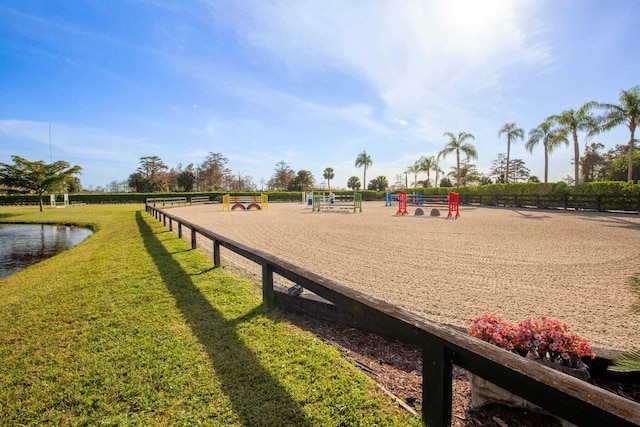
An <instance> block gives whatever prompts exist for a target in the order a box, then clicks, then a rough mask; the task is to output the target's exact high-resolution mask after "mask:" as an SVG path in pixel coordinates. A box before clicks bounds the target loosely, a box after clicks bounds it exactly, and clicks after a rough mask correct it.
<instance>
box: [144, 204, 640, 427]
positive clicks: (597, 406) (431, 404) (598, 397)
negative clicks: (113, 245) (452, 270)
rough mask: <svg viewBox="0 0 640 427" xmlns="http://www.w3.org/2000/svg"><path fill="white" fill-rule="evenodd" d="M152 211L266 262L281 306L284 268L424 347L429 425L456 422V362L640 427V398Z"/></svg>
mask: <svg viewBox="0 0 640 427" xmlns="http://www.w3.org/2000/svg"><path fill="white" fill-rule="evenodd" d="M146 211H147V212H148V213H149V214H150V215H152V216H153V217H155V218H156V219H157V220H158V221H161V222H162V223H163V224H164V225H165V226H167V223H168V227H169V230H173V224H174V223H176V224H177V227H178V236H179V237H182V234H183V229H184V228H185V227H186V228H188V229H190V230H191V247H192V248H193V249H195V248H196V247H197V236H198V235H200V236H201V237H203V238H205V239H207V240H210V241H212V242H213V263H214V266H215V267H220V265H221V264H220V247H224V248H226V249H228V250H230V251H232V252H234V253H236V254H238V255H241V256H242V257H244V258H246V259H249V260H251V261H253V262H255V263H257V264H258V265H261V266H262V298H263V304H264V305H265V306H267V307H274V308H276V307H277V308H280V305H279V301H281V299H280V298H279V297H278V296H277V295H276V294H277V293H278V292H276V291H275V290H274V286H273V284H274V280H273V277H274V274H278V275H280V276H282V277H284V278H286V279H288V280H291V281H292V282H294V283H296V284H297V285H299V286H301V287H303V288H304V289H307V290H309V291H311V292H313V293H315V294H316V295H319V296H320V297H322V298H324V299H326V300H328V301H330V302H331V303H333V304H335V306H337V307H338V308H340V309H343V310H345V311H347V312H349V313H352V314H354V315H356V316H358V317H360V318H361V319H363V320H365V321H367V322H368V323H371V324H375V325H380V326H381V327H383V328H384V329H385V330H386V331H388V335H390V337H391V338H394V339H397V340H399V341H403V342H406V343H409V344H412V345H416V346H419V347H420V348H422V381H423V382H422V421H423V424H424V425H426V426H435V427H440V426H442V427H444V426H449V425H451V418H452V414H451V410H452V380H453V378H452V368H453V365H454V364H455V365H457V366H460V367H462V368H464V369H466V370H467V371H469V372H472V373H474V374H476V375H478V376H480V377H482V378H484V379H486V380H487V381H490V382H492V383H494V384H496V385H498V386H500V387H502V388H504V389H506V390H508V391H510V392H512V393H514V394H516V395H519V396H521V397H523V398H524V399H526V400H528V401H530V402H532V403H534V404H536V405H538V406H540V407H542V408H543V409H545V410H547V411H548V412H550V413H552V414H554V415H556V416H558V417H561V418H563V419H565V420H567V421H570V422H572V423H575V424H577V425H580V426H618V427H623V426H640V404H638V403H636V402H634V401H631V400H628V399H625V398H623V397H621V396H618V395H616V394H613V393H611V392H609V391H606V390H604V389H602V388H599V387H596V386H594V385H591V384H589V383H587V382H584V381H582V380H579V379H577V378H574V377H572V376H569V375H567V374H564V373H561V372H558V371H556V370H553V369H551V368H549V367H546V366H543V365H541V364H538V363H535V362H533V361H531V360H527V359H526V358H524V357H521V356H519V355H517V354H514V353H510V352H507V351H505V350H503V349H500V348H498V347H496V346H493V345H491V344H488V343H486V342H484V341H482V340H479V339H477V338H473V337H471V336H470V335H468V334H466V333H463V332H460V331H459V330H457V329H455V328H453V327H450V326H446V325H441V324H438V323H435V322H431V321H429V320H426V319H424V318H421V317H419V316H417V315H415V314H413V313H410V312H408V311H406V310H404V309H402V308H399V307H396V306H394V305H391V304H389V303H387V302H385V301H382V300H379V299H377V298H374V297H371V296H369V295H366V294H364V293H362V292H359V291H356V290H354V289H350V288H348V287H346V286H343V285H340V284H339V283H337V282H334V281H332V280H329V279H327V278H324V277H322V276H320V275H318V274H315V273H313V272H311V271H308V270H305V269H303V268H300V267H298V266H296V265H294V264H292V263H290V262H288V261H285V260H282V259H280V258H277V257H275V256H273V255H270V254H268V253H266V252H264V251H260V250H257V249H253V248H251V247H249V246H247V245H244V244H242V243H239V242H235V241H233V240H231V239H228V238H226V237H224V236H221V235H219V234H217V233H214V232H212V231H210V230H208V229H205V228H203V227H201V226H198V225H197V224H193V223H191V222H188V221H185V220H183V219H181V218H179V217H177V216H174V215H171V214H168V213H167V212H165V211H163V210H161V209H158V208H156V207H155V206H153V205H152V204H147V205H146Z"/></svg>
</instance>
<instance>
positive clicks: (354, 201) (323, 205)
mask: <svg viewBox="0 0 640 427" xmlns="http://www.w3.org/2000/svg"><path fill="white" fill-rule="evenodd" d="M329 194H330V196H329V198H324V197H323V198H322V199H321V198H320V195H319V194H316V195H314V196H313V212H322V211H351V210H352V211H353V213H356V212H360V213H361V212H362V194H360V193H353V196H351V195H344V196H343V195H339V196H336V195H335V194H333V193H329Z"/></svg>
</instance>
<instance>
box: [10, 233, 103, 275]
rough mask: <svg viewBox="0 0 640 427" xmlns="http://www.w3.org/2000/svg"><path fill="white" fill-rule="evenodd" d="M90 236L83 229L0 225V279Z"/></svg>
mask: <svg viewBox="0 0 640 427" xmlns="http://www.w3.org/2000/svg"><path fill="white" fill-rule="evenodd" d="M91 234H93V231H92V230H90V229H89V228H84V227H72V226H68V225H45V224H0V279H2V278H4V277H7V276H10V275H12V274H14V273H17V272H18V271H20V270H23V269H25V268H27V267H28V266H30V265H32V264H35V263H37V262H40V261H42V260H44V259H46V258H50V257H52V256H54V255H57V254H59V253H60V252H62V251H65V250H67V249H69V248H72V247H74V246H75V245H77V244H78V243H80V242H82V241H83V240H84V239H86V238H87V237H89V236H90V235H91Z"/></svg>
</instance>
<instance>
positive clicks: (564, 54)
mask: <svg viewBox="0 0 640 427" xmlns="http://www.w3.org/2000/svg"><path fill="white" fill-rule="evenodd" d="M638 16H640V2H638V1H637V0H617V1H608V0H607V1H604V0H603V1H590V0H575V1H564V0H549V1H547V0H536V1H526V0H517V1H512V0H504V1H492V0H487V1H482V2H478V1H474V0H471V1H458V0H446V1H445V0H442V1H427V0H424V1H402V0H389V1H375V0H372V1H355V0H354V1H345V0H337V1H333V0H322V1H320V0H318V1H304V0H300V1H280V0H270V1H267V0H261V1H252V0H243V1H214V0H212V1H206V0H202V1H197V0H192V1H187V0H185V1H175V2H174V1H155V0H110V1H106V2H105V1H100V0H85V1H80V0H78V1H66V0H65V1H56V0H42V1H38V0H31V1H24V0H17V1H13V0H4V1H3V2H2V3H1V4H0V57H1V61H0V100H1V101H0V162H4V163H10V162H11V156H12V155H19V156H21V157H25V158H27V159H29V160H44V161H47V162H48V161H50V160H51V159H53V160H54V161H56V160H65V161H69V162H70V163H72V164H77V165H80V166H82V167H83V168H84V171H83V173H82V175H81V176H80V179H81V181H82V184H83V186H84V187H85V188H96V187H98V186H102V187H106V186H107V185H108V184H109V183H110V182H112V181H114V180H116V181H122V180H126V179H127V178H128V176H129V175H130V174H131V173H133V172H134V171H135V170H136V168H137V167H138V166H139V159H140V157H143V156H151V155H157V156H159V157H160V158H161V159H162V160H163V161H164V162H165V163H166V164H167V165H169V166H170V167H175V166H177V165H178V164H182V165H187V164H189V163H194V164H196V165H197V164H200V163H201V162H202V161H203V160H204V158H205V157H206V155H207V154H208V153H209V152H214V153H221V154H223V155H224V156H225V157H227V158H228V160H229V162H228V164H227V166H228V167H229V168H230V169H231V170H232V171H233V172H234V173H240V174H242V175H250V176H251V177H252V178H253V182H254V183H256V185H257V186H258V187H260V182H261V180H265V181H266V180H268V179H269V178H270V177H271V176H272V175H273V173H274V168H275V165H276V163H277V162H279V161H285V162H286V163H287V164H288V165H289V166H290V167H291V168H292V169H294V170H296V171H297V170H300V169H307V170H310V171H311V172H312V173H313V174H314V176H315V178H316V182H317V183H318V184H320V183H321V182H322V181H323V178H322V171H323V170H324V168H326V167H332V168H334V170H335V178H334V181H333V183H332V187H346V182H347V179H348V178H349V177H350V176H352V175H356V176H359V177H360V178H361V179H362V169H357V168H356V167H355V166H354V162H355V159H356V157H357V155H358V154H359V153H361V152H362V151H363V150H366V151H367V153H368V154H369V155H370V156H371V158H372V161H373V165H372V167H371V168H370V169H369V170H368V171H367V179H368V180H369V179H370V178H374V177H376V176H379V175H384V176H386V177H387V179H388V180H389V182H390V183H391V184H393V183H394V181H395V176H396V175H397V174H402V173H403V172H404V171H405V170H406V169H407V167H408V166H409V165H411V164H413V163H414V162H415V161H416V160H417V159H418V158H419V157H420V156H422V155H435V154H437V153H438V151H440V150H442V148H443V147H444V145H445V144H446V142H447V141H446V139H445V138H444V137H443V133H444V132H448V131H450V132H454V133H456V134H457V133H458V132H461V131H464V132H470V133H472V134H473V135H474V136H475V141H473V144H474V145H475V147H476V149H477V150H478V152H479V158H478V160H477V161H476V162H475V164H476V165H477V167H478V169H479V170H480V171H482V172H487V171H488V169H489V167H490V166H491V162H492V161H493V160H495V159H496V158H497V155H498V153H504V152H506V140H505V138H504V137H502V138H501V137H498V135H497V133H498V130H499V129H500V128H501V127H502V125H503V124H504V123H507V122H515V123H516V124H517V125H518V126H520V127H522V128H524V129H525V132H528V131H529V130H530V129H531V128H534V127H536V126H537V125H539V124H540V123H541V122H542V121H543V120H544V119H545V118H546V117H547V116H549V115H551V114H557V113H560V112H562V111H563V110H566V109H569V108H574V109H575V108H578V107H580V106H581V105H582V104H584V103H585V102H587V101H591V100H595V101H599V102H617V100H618V96H619V94H620V91H621V90H626V89H629V88H631V87H633V86H635V85H638V84H640V55H638V43H637V40H638V27H637V19H638ZM49 127H50V128H51V139H49ZM581 141H582V144H581V150H584V136H581ZM627 141H628V131H626V129H625V128H624V127H621V128H619V129H617V130H615V131H613V132H610V133H606V134H603V135H600V136H597V137H594V138H593V139H592V140H591V141H590V142H601V143H603V144H605V146H606V149H609V148H611V147H613V146H614V145H615V144H623V143H626V142H627ZM572 156H573V151H572V149H571V148H570V147H568V148H564V147H563V148H560V149H559V150H558V151H556V152H555V153H553V154H552V156H551V158H550V180H551V181H558V180H561V179H562V178H563V177H565V176H566V175H572V174H573V166H572V163H571V162H572ZM511 157H512V158H521V159H523V160H524V161H525V162H526V164H527V166H528V167H529V168H530V169H531V173H532V174H534V175H537V176H538V177H540V178H542V177H543V152H542V149H541V147H540V149H539V150H538V151H537V152H534V153H533V154H529V153H528V152H527V151H526V150H525V149H524V143H523V142H517V143H516V144H514V145H512V149H511ZM454 163H455V156H454V155H450V156H448V157H447V158H446V159H445V161H444V162H443V163H442V165H441V167H442V168H443V169H445V170H447V171H449V170H450V168H451V167H452V166H453V165H454ZM419 179H424V176H421V177H419Z"/></svg>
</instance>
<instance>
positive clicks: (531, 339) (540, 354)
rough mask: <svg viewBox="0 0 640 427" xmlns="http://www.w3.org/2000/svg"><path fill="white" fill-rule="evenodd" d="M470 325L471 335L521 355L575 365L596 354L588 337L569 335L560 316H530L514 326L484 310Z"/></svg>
mask: <svg viewBox="0 0 640 427" xmlns="http://www.w3.org/2000/svg"><path fill="white" fill-rule="evenodd" d="M468 324H469V333H470V334H471V335H472V336H474V337H477V338H480V339H481V340H483V341H486V342H488V343H491V344H493V345H496V346H498V347H500V348H504V349H505V350H509V351H513V352H515V353H518V354H520V355H522V356H528V357H534V358H537V359H540V360H547V361H551V362H560V363H562V364H563V365H565V366H571V367H576V366H577V365H578V363H579V361H580V358H581V357H583V356H590V357H592V358H593V357H595V356H596V355H595V353H593V352H592V351H591V346H590V345H589V343H588V342H587V340H586V339H584V338H583V337H581V336H579V335H576V334H570V333H569V332H568V329H569V327H568V326H567V324H566V323H562V322H560V321H558V320H557V319H551V318H547V317H545V316H542V317H541V318H540V319H529V318H527V319H525V320H523V321H522V322H520V323H518V325H517V326H514V325H512V324H511V323H509V322H507V321H504V320H502V319H500V318H499V317H497V316H496V315H493V314H486V313H485V314H483V315H482V316H479V317H476V318H475V319H474V320H472V321H471V322H468Z"/></svg>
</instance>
